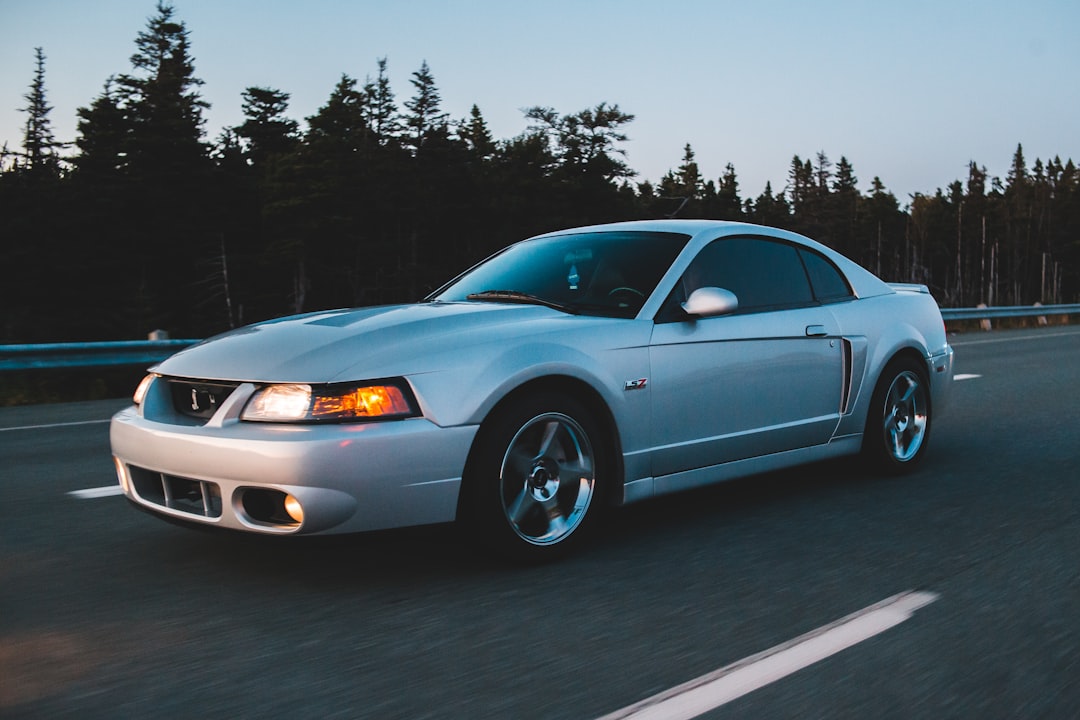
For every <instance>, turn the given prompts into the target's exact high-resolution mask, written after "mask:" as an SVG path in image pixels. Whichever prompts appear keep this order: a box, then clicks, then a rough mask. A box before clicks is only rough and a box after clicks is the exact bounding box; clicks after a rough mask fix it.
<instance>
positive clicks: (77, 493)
mask: <svg viewBox="0 0 1080 720" xmlns="http://www.w3.org/2000/svg"><path fill="white" fill-rule="evenodd" d="M123 494H124V490H123V488H121V487H120V485H107V486H106V487H97V488H88V489H86V490H72V491H71V492H69V493H68V495H70V496H72V497H76V498H79V499H80V500H93V499H94V498H103V497H112V496H113V495H123Z"/></svg>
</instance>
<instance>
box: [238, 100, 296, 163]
mask: <svg viewBox="0 0 1080 720" xmlns="http://www.w3.org/2000/svg"><path fill="white" fill-rule="evenodd" d="M241 97H242V99H243V106H242V110H243V113H244V118H245V120H244V122H243V124H241V125H239V126H237V127H236V134H237V135H239V136H240V137H242V138H244V139H245V140H246V141H247V154H248V156H249V157H250V158H251V161H252V164H254V165H255V167H261V166H263V165H264V164H265V162H266V160H267V159H268V158H269V157H271V156H273V155H278V154H281V153H286V152H289V151H290V150H293V149H294V148H295V147H296V145H297V143H298V142H299V140H300V136H299V135H300V126H299V124H298V123H297V122H296V121H295V120H293V119H291V118H288V117H285V110H286V109H287V108H288V107H289V94H288V93H286V92H281V91H280V90H274V89H272V88H267V87H249V88H248V89H246V90H244V92H243V93H242V95H241Z"/></svg>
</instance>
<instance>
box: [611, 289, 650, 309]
mask: <svg viewBox="0 0 1080 720" xmlns="http://www.w3.org/2000/svg"><path fill="white" fill-rule="evenodd" d="M608 297H609V298H611V299H612V300H615V301H616V302H617V303H618V304H619V307H630V306H631V304H638V305H640V304H641V303H642V302H644V301H645V293H643V292H641V291H640V290H638V289H637V288H632V287H625V286H624V287H617V288H612V289H611V290H609V291H608Z"/></svg>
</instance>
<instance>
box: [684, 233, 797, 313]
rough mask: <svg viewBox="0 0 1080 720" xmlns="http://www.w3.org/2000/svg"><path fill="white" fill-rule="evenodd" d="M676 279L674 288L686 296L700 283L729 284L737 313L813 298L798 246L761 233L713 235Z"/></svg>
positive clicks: (793, 305)
mask: <svg viewBox="0 0 1080 720" xmlns="http://www.w3.org/2000/svg"><path fill="white" fill-rule="evenodd" d="M679 284H680V286H681V288H676V290H677V291H679V292H680V294H682V295H683V296H684V298H685V297H687V296H689V295H690V293H692V292H693V291H694V290H696V289H698V288H699V287H719V288H724V289H725V290H730V291H731V292H733V293H735V296H736V297H737V298H738V299H739V309H738V312H740V313H742V312H759V311H763V310H772V309H777V308H784V307H798V306H803V305H809V304H812V303H813V302H814V296H813V293H812V292H811V290H810V282H809V280H808V279H807V276H806V270H804V269H803V262H802V260H800V258H799V251H798V250H797V249H796V248H795V247H794V246H792V245H788V244H786V243H781V242H773V241H771V240H764V239H759V238H731V239H725V240H716V241H715V242H713V243H711V244H710V245H707V246H706V247H705V248H704V249H703V250H702V251H701V252H700V253H699V254H698V256H697V257H696V258H694V261H693V262H692V263H691V264H690V267H688V268H687V270H686V273H685V274H684V275H683V277H682V280H681V282H680V283H679Z"/></svg>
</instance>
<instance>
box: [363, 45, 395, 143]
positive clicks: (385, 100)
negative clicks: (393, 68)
mask: <svg viewBox="0 0 1080 720" xmlns="http://www.w3.org/2000/svg"><path fill="white" fill-rule="evenodd" d="M376 63H377V64H378V66H379V74H378V77H377V78H376V79H375V81H374V82H370V81H369V82H367V83H366V84H365V86H364V94H365V95H366V96H367V118H368V124H369V125H370V126H371V129H372V130H373V131H374V132H375V137H376V138H377V139H378V141H379V144H380V145H387V144H390V143H392V142H396V141H397V139H398V135H399V134H400V133H401V120H400V118H399V116H398V108H397V103H396V101H395V100H394V91H393V89H392V88H391V87H390V76H389V74H388V72H387V69H386V65H387V59H386V58H384V57H383V58H379V59H378V60H376Z"/></svg>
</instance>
